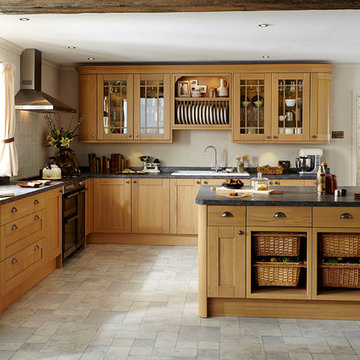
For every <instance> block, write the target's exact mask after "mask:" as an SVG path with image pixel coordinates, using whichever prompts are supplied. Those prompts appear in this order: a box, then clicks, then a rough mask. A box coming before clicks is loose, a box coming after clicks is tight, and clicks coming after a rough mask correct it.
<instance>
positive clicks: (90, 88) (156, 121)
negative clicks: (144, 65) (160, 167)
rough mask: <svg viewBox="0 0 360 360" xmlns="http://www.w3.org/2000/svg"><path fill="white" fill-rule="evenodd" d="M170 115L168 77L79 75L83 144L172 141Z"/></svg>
mask: <svg viewBox="0 0 360 360" xmlns="http://www.w3.org/2000/svg"><path fill="white" fill-rule="evenodd" d="M169 112H170V75H169V74H166V73H160V74H136V73H126V72H125V73H114V74H111V73H98V74H79V117H80V118H81V117H83V120H82V123H81V125H80V129H79V140H80V141H82V142H150V143H151V142H171V135H172V133H171V131H170V117H169Z"/></svg>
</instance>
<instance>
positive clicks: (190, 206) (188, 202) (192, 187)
mask: <svg viewBox="0 0 360 360" xmlns="http://www.w3.org/2000/svg"><path fill="white" fill-rule="evenodd" d="M200 185H201V180H200V179H173V180H170V233H171V234H189V235H191V234H197V228H198V208H197V205H196V203H195V198H196V195H197V193H198V191H199V188H200Z"/></svg>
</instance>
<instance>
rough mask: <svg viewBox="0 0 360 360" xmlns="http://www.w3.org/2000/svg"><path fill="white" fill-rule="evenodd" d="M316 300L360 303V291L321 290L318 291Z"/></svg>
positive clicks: (347, 289) (346, 289)
mask: <svg viewBox="0 0 360 360" xmlns="http://www.w3.org/2000/svg"><path fill="white" fill-rule="evenodd" d="M315 298H316V300H336V301H360V289H350V288H323V289H320V290H318V293H317V295H316V297H315Z"/></svg>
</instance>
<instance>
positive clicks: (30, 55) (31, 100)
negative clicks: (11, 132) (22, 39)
mask: <svg viewBox="0 0 360 360" xmlns="http://www.w3.org/2000/svg"><path fill="white" fill-rule="evenodd" d="M20 63H21V69H20V91H19V92H18V93H17V94H16V96H15V109H17V110H27V111H35V112H70V113H76V110H75V109H73V108H71V107H70V106H68V105H66V104H64V103H63V102H61V101H59V100H57V99H55V98H53V97H52V96H50V95H48V94H45V93H44V92H42V91H41V52H40V51H39V50H36V49H25V50H24V51H23V52H22V54H21V59H20Z"/></svg>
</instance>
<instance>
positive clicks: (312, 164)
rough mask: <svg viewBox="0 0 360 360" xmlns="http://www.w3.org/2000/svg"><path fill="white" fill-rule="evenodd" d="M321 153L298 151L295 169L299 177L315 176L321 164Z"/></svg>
mask: <svg viewBox="0 0 360 360" xmlns="http://www.w3.org/2000/svg"><path fill="white" fill-rule="evenodd" d="M322 155H323V151H322V150H321V149H310V148H309V149H300V150H299V157H298V158H296V169H297V170H298V171H299V174H300V175H312V174H316V173H317V171H318V169H319V166H320V164H321V157H322Z"/></svg>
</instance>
